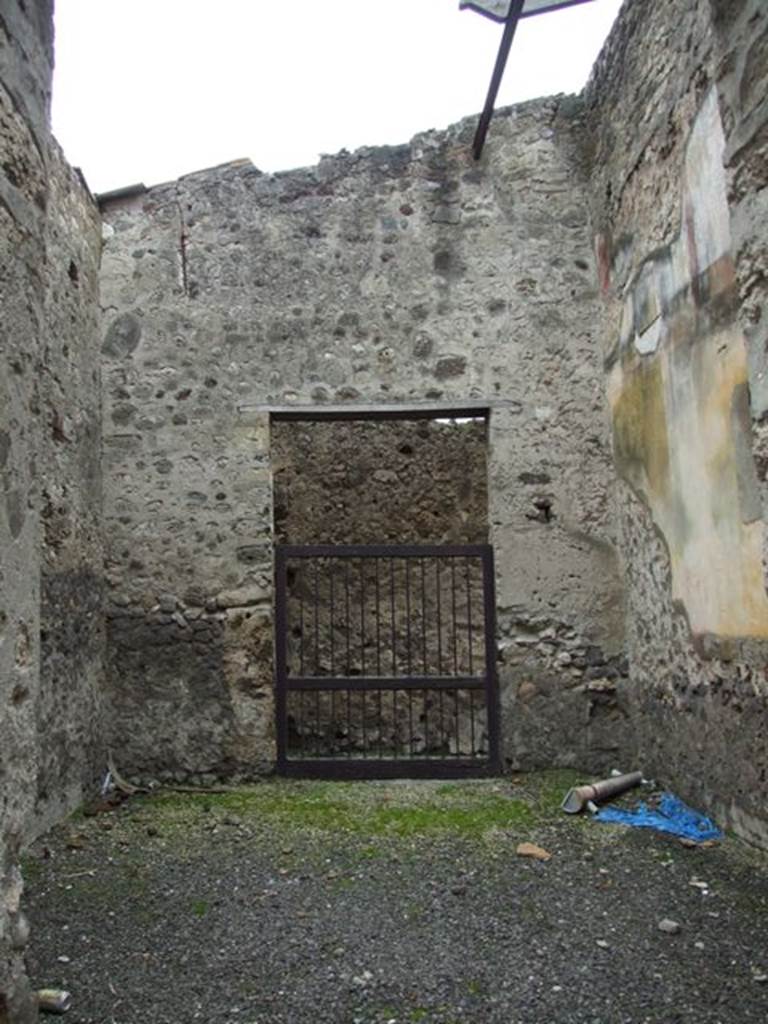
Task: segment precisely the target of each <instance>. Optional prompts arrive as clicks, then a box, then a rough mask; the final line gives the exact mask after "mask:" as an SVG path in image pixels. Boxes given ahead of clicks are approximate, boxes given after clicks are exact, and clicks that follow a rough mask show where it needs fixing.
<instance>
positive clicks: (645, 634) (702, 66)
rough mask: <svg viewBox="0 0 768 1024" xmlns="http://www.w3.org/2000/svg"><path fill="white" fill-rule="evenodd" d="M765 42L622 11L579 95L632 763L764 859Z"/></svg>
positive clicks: (698, 20) (678, 5)
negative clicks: (598, 298) (589, 186)
mask: <svg viewBox="0 0 768 1024" xmlns="http://www.w3.org/2000/svg"><path fill="white" fill-rule="evenodd" d="M713 8H715V10H714V12H713ZM713 13H714V14H715V15H716V18H715V20H714V21H713ZM747 37H749V40H750V42H749V44H747V43H746V39H747ZM765 38H766V36H765V11H764V9H762V8H761V7H760V6H759V5H757V4H752V5H750V4H748V3H732V4H725V3H721V4H712V5H710V4H709V3H698V2H694V0H675V2H673V3H670V4H668V5H666V6H665V9H664V14H663V17H662V16H661V12H660V10H659V8H658V7H654V8H653V10H652V9H651V8H650V7H649V6H648V5H644V4H640V3H633V4H630V3H628V4H625V6H624V8H623V10H622V13H621V16H620V18H619V20H618V22H617V24H616V26H615V27H614V30H613V32H612V35H611V37H610V38H609V40H608V43H607V45H606V47H605V49H604V51H603V53H602V55H601V57H600V59H599V61H598V64H597V66H596V68H595V70H594V72H593V76H592V79H591V81H590V84H589V86H588V88H587V91H586V104H587V109H588V111H589V114H590V122H591V123H592V124H593V125H594V126H595V129H594V132H593V138H592V146H593V152H592V160H593V168H594V170H593V176H592V182H593V191H592V208H593V221H594V227H595V231H596V248H597V257H598V272H599V276H600V281H601V286H602V290H603V317H602V322H603V350H604V355H605V363H606V370H607V375H608V396H609V404H610V408H611V418H612V426H613V447H614V456H615V461H616V467H617V471H618V474H619V477H620V480H621V484H620V488H619V522H620V526H621V530H622V551H623V554H624V558H625V561H626V577H627V580H628V590H627V595H628V618H627V622H628V649H629V659H630V665H631V686H630V688H629V690H628V693H629V695H630V707H631V714H632V719H633V723H634V727H635V734H636V737H637V742H638V755H639V763H640V765H641V766H642V767H643V769H644V771H645V772H646V773H648V774H653V775H655V776H656V777H658V778H659V779H661V780H663V781H665V782H667V783H669V784H671V785H674V786H675V788H676V789H677V790H678V791H680V792H681V794H682V795H683V796H686V797H688V798H690V799H691V800H693V801H694V802H696V803H699V804H702V805H704V806H706V807H707V808H708V809H709V810H710V811H713V812H714V813H716V814H717V815H718V816H719V817H720V818H721V820H722V821H723V822H725V823H728V824H731V825H733V826H734V827H735V828H737V829H738V830H739V831H740V832H742V833H743V834H744V835H746V836H748V837H749V838H752V839H754V840H757V841H760V842H763V843H765V842H767V841H768V822H766V815H765V807H766V797H768V780H767V778H766V775H767V772H768V761H766V755H765V743H764V737H765V730H766V710H767V708H766V697H767V696H768V687H767V685H766V684H767V680H766V677H765V663H766V653H768V647H767V646H766V638H768V600H766V591H765V583H764V576H763V572H762V570H761V565H762V552H763V548H764V537H765V525H764V513H763V506H762V503H761V495H760V486H759V481H758V476H757V474H756V471H755V456H757V465H758V466H760V465H761V461H760V447H759V445H758V447H755V446H754V439H753V432H752V423H751V420H752V417H753V416H754V417H756V418H757V420H758V426H759V423H760V422H761V416H762V412H761V409H762V406H761V399H760V382H761V380H762V376H761V375H762V373H763V368H761V365H760V361H759V359H758V357H757V356H756V355H755V353H754V351H753V355H752V359H751V363H752V368H751V371H750V365H749V361H748V351H747V347H746V345H745V334H744V329H745V327H746V328H747V329H748V330H751V332H752V335H753V338H752V341H753V350H754V349H758V350H759V349H760V348H761V345H762V341H761V338H762V335H761V331H764V326H763V325H762V324H761V323H760V320H761V317H760V302H759V296H760V295H761V294H762V293H761V290H760V289H761V288H762V287H763V284H764V275H763V272H762V271H761V267H763V268H764V267H765V262H764V257H765V229H764V222H763V224H762V226H761V224H760V221H759V220H757V219H756V217H755V214H756V212H757V209H756V204H757V206H759V202H760V201H759V198H758V195H757V193H758V190H759V188H760V187H761V185H762V184H764V181H765V178H764V177H763V178H762V180H760V179H759V173H760V172H759V171H756V169H759V168H761V167H764V162H763V164H761V163H760V160H759V154H760V153H761V152H762V153H763V155H764V148H765V134H764V127H762V128H761V126H760V122H759V120H758V119H757V117H756V114H755V111H756V110H757V109H758V107H759V103H758V97H759V96H764V94H765V88H764V84H765V83H764V80H762V79H760V75H765V73H766V65H765V62H764V61H760V60H759V59H758V57H759V54H758V57H756V56H755V54H756V53H758V51H760V47H761V46H762V47H763V50H764V48H765ZM760 40H762V42H760ZM760 52H762V51H760ZM750 53H751V54H752V56H751V57H750ZM761 82H762V87H761ZM718 83H719V86H720V89H719V92H718ZM721 97H722V99H721ZM763 114H765V111H763ZM750 118H751V119H752V120H750ZM747 121H749V124H748V125H747V123H746V122H747ZM724 125H725V126H726V130H725V131H724ZM761 132H762V134H761ZM761 147H762V149H761ZM756 174H757V176H756ZM762 174H763V175H764V174H765V172H764V170H763V171H762ZM748 216H749V217H750V218H751V219H750V221H749V227H747V225H746V223H745V221H746V218H747V217H748ZM734 229H735V230H734ZM734 254H736V255H737V257H738V270H737V266H735V264H734ZM763 358H764V357H763ZM756 385H757V386H756ZM750 398H751V401H752V407H751V410H750ZM764 465H765V464H764V463H763V464H762V466H763V470H764ZM763 475H764V473H763Z"/></svg>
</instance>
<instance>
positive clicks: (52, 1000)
mask: <svg viewBox="0 0 768 1024" xmlns="http://www.w3.org/2000/svg"><path fill="white" fill-rule="evenodd" d="M71 1006H72V996H71V995H70V993H69V992H65V991H64V990H63V989H58V988H41V989H40V990H39V992H38V993H37V1007H38V1009H39V1010H40V1011H41V1013H57V1014H62V1013H66V1012H67V1010H68V1009H69V1008H70V1007H71Z"/></svg>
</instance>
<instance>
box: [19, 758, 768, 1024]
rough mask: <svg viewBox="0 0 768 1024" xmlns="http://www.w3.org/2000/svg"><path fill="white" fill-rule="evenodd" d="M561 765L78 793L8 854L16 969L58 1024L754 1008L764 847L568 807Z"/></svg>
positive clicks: (710, 1017)
mask: <svg viewBox="0 0 768 1024" xmlns="http://www.w3.org/2000/svg"><path fill="white" fill-rule="evenodd" d="M575 781H576V778H575V776H572V775H569V774H566V773H547V774H544V775H538V776H526V777H523V778H520V779H514V778H513V779H503V780H485V781H477V782H461V783H437V782H408V783H398V782H387V783H326V782H290V781H285V780H283V781H274V780H273V781H267V782H264V783H263V784H261V785H257V786H253V787H249V788H245V789H240V790H237V791H233V792H230V793H226V794H218V795H212V794H207V795H206V794H202V795H198V794H195V795H190V794H179V793H167V792H165V793H158V794H155V795H152V796H147V797H135V798H132V799H131V800H129V801H127V802H125V803H124V804H122V805H121V806H120V807H119V808H117V809H115V810H113V811H110V812H104V813H98V814H96V815H94V816H86V815H83V814H78V815H76V816H75V817H73V818H72V819H70V820H69V821H68V822H66V823H65V824H64V825H62V826H60V827H59V828H57V829H56V830H55V831H54V832H53V833H51V834H50V835H48V836H46V837H44V838H43V839H42V840H41V841H39V842H38V843H37V844H36V845H35V847H34V848H33V850H32V851H31V852H30V855H29V857H28V859H27V861H26V864H25V872H26V881H27V908H28V911H29V914H30V916H31V918H32V923H33V929H34V930H33V942H32V946H31V949H30V955H29V957H28V966H29V970H30V974H31V976H32V980H33V983H34V984H35V986H36V987H38V988H40V987H62V988H66V989H68V990H69V991H70V992H71V993H72V997H73V1007H72V1009H71V1010H70V1012H69V1013H68V1014H67V1017H66V1018H65V1019H66V1020H67V1021H68V1022H69V1024H189V1022H194V1021H204V1022H206V1024H214V1022H215V1024H224V1022H227V1024H310V1022H311V1024H418V1022H421V1024H480V1022H482V1024H502V1022H503V1024H550V1022H553V1024H554V1022H557V1024H561V1022H563V1024H566V1022H573V1024H630V1022H632V1024H644V1022H654V1024H675V1022H689V1021H690V1022H694V1021H695V1022H697V1024H715V1022H720V1024H738V1022H742V1021H743V1022H747V1021H754V1022H758V1021H759V1022H761V1024H764V1022H765V1021H766V1020H767V1019H768V857H766V856H765V855H764V854H761V853H758V852H755V851H753V850H750V849H749V848H747V847H745V846H743V845H742V844H741V843H739V842H738V841H737V840H735V839H733V838H730V837H728V838H726V839H725V841H724V842H723V843H721V844H719V845H717V846H715V847H710V848H693V849H691V848H686V847H684V846H682V845H681V844H680V843H679V842H677V841H676V840H671V839H669V838H664V837H662V836H659V835H656V834H654V833H651V832H646V831H640V830H637V829H625V828H622V827H617V826H610V825H603V824H599V823H597V822H595V821H592V820H590V819H588V818H571V817H567V816H565V815H563V814H562V813H560V811H559V810H558V807H559V803H560V800H561V799H562V797H563V795H564V793H565V791H566V790H567V789H568V787H569V786H570V785H571V784H573V783H574V782H575ZM579 781H584V780H583V779H581V780H579ZM520 842H533V843H536V844H539V845H540V846H541V847H543V848H544V849H546V850H547V851H548V852H549V853H551V859H549V860H547V861H543V860H535V859H531V858H524V857H521V856H519V855H518V854H517V852H516V850H517V846H518V844H519V843H520ZM664 919H669V920H671V921H674V922H675V923H676V924H677V925H679V930H678V931H674V930H673V931H663V930H661V929H660V928H659V924H660V922H661V921H662V920H664ZM668 927H671V926H668Z"/></svg>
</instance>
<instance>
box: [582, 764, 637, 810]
mask: <svg viewBox="0 0 768 1024" xmlns="http://www.w3.org/2000/svg"><path fill="white" fill-rule="evenodd" d="M642 781H643V773H642V772H629V773H628V774H626V775H622V774H621V773H620V772H619V773H618V774H617V773H614V772H612V773H611V777H610V778H609V779H601V781H600V782H592V783H589V784H587V785H584V786H574V787H573V789H570V790H568V792H567V793H566V795H565V799H564V800H563V803H562V808H563V810H564V811H565V813H566V814H579V813H580V812H581V811H583V810H584V808H585V807H586V808H587V809H588V810H589V811H591V812H592V814H594V813H595V811H596V810H597V807H596V806H595V805H596V804H598V803H599V802H600V801H601V800H610V799H611V797H614V796H619V795H620V794H621V793H626V791H627V790H628V789H632V788H633V787H634V786H639V785H640V783H641V782H642Z"/></svg>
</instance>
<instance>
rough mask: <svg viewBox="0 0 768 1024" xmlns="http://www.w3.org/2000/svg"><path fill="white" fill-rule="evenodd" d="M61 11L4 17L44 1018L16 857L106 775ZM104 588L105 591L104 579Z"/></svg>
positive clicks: (5, 158)
mask: <svg viewBox="0 0 768 1024" xmlns="http://www.w3.org/2000/svg"><path fill="white" fill-rule="evenodd" d="M51 63H52V10H51V4H50V3H46V2H40V3H36V4H22V3H16V2H14V0H11V2H9V3H6V4H4V5H3V11H2V16H1V17H0V135H1V136H2V161H0V247H2V255H1V256H0V305H1V306H2V314H3V325H4V330H3V332H2V338H1V339H0V1021H2V1022H3V1024H5V1022H12V1024H16V1022H25V1021H29V1020H32V1019H35V1018H36V1016H37V1014H36V1010H35V1007H34V1001H33V999H32V997H31V994H30V990H29V984H28V982H27V980H26V979H25V977H24V972H23V963H22V955H23V950H24V946H25V945H26V941H27V935H28V926H27V923H26V921H25V918H24V914H23V911H22V909H21V903H20V901H21V894H22V879H21V875H20V872H19V868H18V856H19V853H20V850H21V848H22V847H23V844H24V842H25V841H27V840H28V839H29V838H31V836H32V835H34V834H35V833H36V832H37V831H38V830H39V829H40V828H42V827H44V826H45V825H46V824H48V823H49V822H50V821H52V820H53V819H54V818H56V817H58V816H60V815H61V814H62V813H64V812H65V811H66V810H69V809H71V808H72V807H73V806H75V804H76V803H78V802H79V801H80V800H81V799H82V797H83V794H84V792H86V791H89V790H90V789H91V788H92V780H93V775H94V772H95V771H97V770H98V769H99V768H101V767H103V762H104V758H103V754H102V753H101V752H98V753H97V749H96V748H97V747H98V740H97V739H96V737H98V735H99V734H100V733H101V722H100V719H99V712H98V702H97V700H96V698H95V691H96V689H97V688H98V687H100V686H101V666H102V661H103V642H102V636H103V630H102V627H101V625H100V623H101V620H102V614H101V611H100V608H99V596H98V586H99V585H98V580H99V578H100V576H101V545H100V540H99V525H98V521H99V513H100V509H99V499H98V495H99V491H100V483H99V457H100V444H99V426H98V423H99V417H100V396H99V370H98V363H97V353H98V335H97V333H96V331H95V325H96V316H97V311H98V302H97V296H98V261H99V247H100V241H99V233H100V225H99V219H98V211H97V210H96V208H95V205H94V203H93V201H92V200H91V199H90V197H89V196H88V194H87V190H86V189H85V188H84V186H83V184H82V183H81V182H80V180H79V179H78V178H77V176H76V175H75V174H74V173H73V172H72V171H71V170H70V169H69V168H68V167H67V166H66V164H65V162H64V160H63V158H62V156H61V154H60V152H59V150H58V148H57V147H56V145H55V143H54V142H53V141H52V139H51V138H50V134H49V128H48V110H49V98H50V81H51ZM94 581H97V582H96V583H95V584H94Z"/></svg>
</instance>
